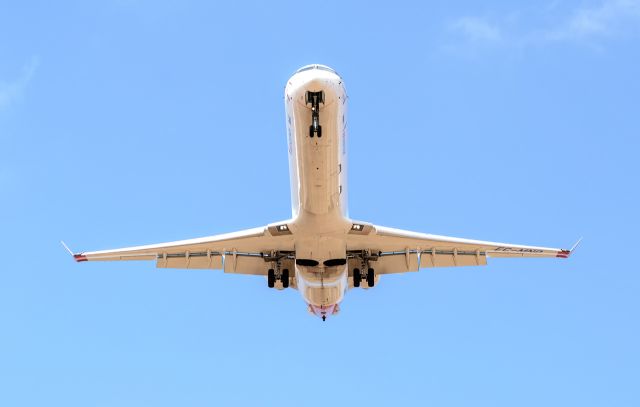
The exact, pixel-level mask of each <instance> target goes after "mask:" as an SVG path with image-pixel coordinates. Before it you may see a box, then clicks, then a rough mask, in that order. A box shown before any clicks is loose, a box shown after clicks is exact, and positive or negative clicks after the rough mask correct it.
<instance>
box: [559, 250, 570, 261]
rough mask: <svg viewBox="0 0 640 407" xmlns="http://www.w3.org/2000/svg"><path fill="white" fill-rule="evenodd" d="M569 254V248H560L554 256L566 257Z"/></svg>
mask: <svg viewBox="0 0 640 407" xmlns="http://www.w3.org/2000/svg"><path fill="white" fill-rule="evenodd" d="M570 255H571V250H560V252H559V253H558V254H556V257H560V258H563V259H568V258H569V256H570Z"/></svg>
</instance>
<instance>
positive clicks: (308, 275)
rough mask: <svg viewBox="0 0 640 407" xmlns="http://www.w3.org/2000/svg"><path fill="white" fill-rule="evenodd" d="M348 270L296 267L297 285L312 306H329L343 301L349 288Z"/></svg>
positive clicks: (340, 268)
mask: <svg viewBox="0 0 640 407" xmlns="http://www.w3.org/2000/svg"><path fill="white" fill-rule="evenodd" d="M347 275H348V272H347V268H346V267H345V266H337V267H304V266H296V280H297V281H296V285H297V287H298V290H299V291H300V293H301V294H302V297H303V298H304V299H305V301H306V302H307V303H308V304H310V305H315V306H329V305H333V304H338V303H339V302H341V301H342V299H343V297H344V293H345V291H346V290H347V287H348V281H347Z"/></svg>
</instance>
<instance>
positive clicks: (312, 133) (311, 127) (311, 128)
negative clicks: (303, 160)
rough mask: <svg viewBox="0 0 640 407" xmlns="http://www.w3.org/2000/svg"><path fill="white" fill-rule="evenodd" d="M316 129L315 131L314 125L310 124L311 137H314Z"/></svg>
mask: <svg viewBox="0 0 640 407" xmlns="http://www.w3.org/2000/svg"><path fill="white" fill-rule="evenodd" d="M314 134H315V131H313V125H311V126H309V137H311V138H313V135H314Z"/></svg>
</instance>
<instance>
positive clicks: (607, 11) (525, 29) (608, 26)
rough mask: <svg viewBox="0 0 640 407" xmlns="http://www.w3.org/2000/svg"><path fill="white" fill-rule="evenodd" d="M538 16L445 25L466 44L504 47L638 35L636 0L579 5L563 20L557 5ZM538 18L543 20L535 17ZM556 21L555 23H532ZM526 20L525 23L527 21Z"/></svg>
mask: <svg viewBox="0 0 640 407" xmlns="http://www.w3.org/2000/svg"><path fill="white" fill-rule="evenodd" d="M538 12H539V13H538V14H537V15H536V14H532V12H528V13H524V12H515V13H512V14H510V15H508V16H503V17H502V18H495V19H493V20H492V21H489V20H488V19H486V18H483V17H474V16H464V17H460V18H458V19H456V20H455V21H453V22H452V23H451V24H450V25H449V29H450V31H453V32H454V33H456V34H457V35H458V36H461V37H462V39H463V40H464V41H465V42H466V43H467V45H495V44H501V45H508V46H515V47H523V46H529V45H541V44H547V43H554V42H583V43H590V42H592V43H594V44H597V43H598V42H599V41H601V40H603V39H606V38H614V37H618V36H623V35H627V34H637V33H638V32H640V0H603V1H602V2H600V3H599V4H597V5H593V4H592V5H591V6H583V7H580V8H577V9H574V10H573V11H571V12H569V13H568V14H567V15H566V16H565V17H562V16H552V15H550V14H552V13H558V7H557V3H555V2H554V3H551V5H547V6H546V7H544V6H541V7H540V9H539V10H538ZM540 15H542V16H543V18H539V17H540ZM536 17H538V19H539V20H542V21H549V20H555V21H558V22H557V23H555V24H551V25H549V23H546V24H545V23H540V22H536V21H530V20H535V19H536ZM527 19H528V20H529V21H527Z"/></svg>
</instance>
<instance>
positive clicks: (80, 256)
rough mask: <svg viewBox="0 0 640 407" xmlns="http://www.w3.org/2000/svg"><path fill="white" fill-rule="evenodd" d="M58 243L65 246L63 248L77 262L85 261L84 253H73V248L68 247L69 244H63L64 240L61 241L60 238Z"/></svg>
mask: <svg viewBox="0 0 640 407" xmlns="http://www.w3.org/2000/svg"><path fill="white" fill-rule="evenodd" d="M60 243H61V244H62V247H64V248H65V250H66V251H67V252H69V254H70V255H71V256H73V259H74V260H75V261H77V262H78V263H79V262H81V261H87V256H85V255H84V254H82V253H74V252H73V250H71V249H69V246H67V245H66V244H65V242H63V241H62V240H61V241H60Z"/></svg>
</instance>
